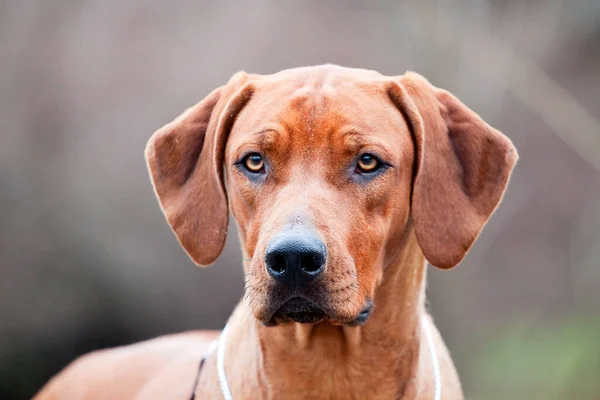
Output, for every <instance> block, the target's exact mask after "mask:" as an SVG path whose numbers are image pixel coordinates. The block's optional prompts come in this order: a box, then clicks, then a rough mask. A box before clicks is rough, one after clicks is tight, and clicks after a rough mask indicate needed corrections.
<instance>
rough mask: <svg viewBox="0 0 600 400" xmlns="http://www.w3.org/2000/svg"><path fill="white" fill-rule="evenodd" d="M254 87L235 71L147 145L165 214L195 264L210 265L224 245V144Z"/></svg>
mask: <svg viewBox="0 0 600 400" xmlns="http://www.w3.org/2000/svg"><path fill="white" fill-rule="evenodd" d="M252 91H253V87H252V85H251V84H250V83H249V82H248V75H246V74H245V73H243V72H240V73H238V74H236V75H235V76H234V77H233V78H231V80H230V81H229V83H227V84H226V85H224V86H221V87H220V88H217V89H215V90H214V91H213V92H212V93H210V94H209V95H208V96H206V97H205V98H204V99H203V100H202V101H200V102H199V103H198V104H196V105H195V106H193V107H191V108H189V109H187V110H186V111H185V112H184V113H183V114H182V115H181V116H179V117H178V118H176V119H175V120H174V121H173V122H170V123H168V124H167V125H165V126H164V127H162V128H161V129H159V130H158V131H156V132H155V133H154V134H153V135H152V137H151V138H150V140H149V141H148V144H147V145H146V152H145V156H146V162H147V164H148V169H149V171H150V177H151V179H152V183H153V185H154V190H155V192H156V196H157V197H158V201H159V203H160V205H161V207H162V210H163V213H164V214H165V217H166V218H167V221H168V223H169V225H170V226H171V229H173V232H174V233H175V235H176V236H177V239H178V240H179V243H180V244H181V246H182V247H183V248H184V250H185V251H186V252H187V254H188V255H189V256H190V258H191V259H192V260H193V261H194V262H195V263H196V264H198V265H209V264H212V263H213V262H214V261H215V260H216V259H217V257H219V254H221V251H222V250H223V246H224V245H225V239H226V238H227V224H228V219H229V210H228V206H227V194H226V191H225V184H224V180H223V158H224V152H225V145H226V142H227V138H228V135H229V131H230V130H231V127H232V125H233V122H234V121H235V118H236V116H237V115H238V113H239V111H240V110H241V109H242V108H243V107H244V105H245V104H246V103H247V102H248V100H249V99H250V96H251V95H252Z"/></svg>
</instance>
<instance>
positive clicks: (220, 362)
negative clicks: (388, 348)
mask: <svg viewBox="0 0 600 400" xmlns="http://www.w3.org/2000/svg"><path fill="white" fill-rule="evenodd" d="M421 326H422V327H423V331H424V332H425V341H426V342H427V348H428V350H429V356H430V358H431V368H432V369H433V400H441V398H442V379H441V375H440V362H439V360H438V355H437V351H436V348H435V343H434V342H433V338H432V336H431V329H430V328H429V325H428V323H427V321H426V320H425V319H424V318H421ZM228 328H229V324H226V325H225V328H223V332H221V337H219V340H218V342H217V341H215V342H214V343H213V345H212V346H211V348H210V350H209V354H211V353H212V352H213V351H214V350H215V347H216V350H217V375H218V377H219V386H220V387H221V393H222V394H223V398H224V399H225V400H233V396H232V395H231V390H230V389H229V384H228V383H227V375H226V374H225V347H226V345H227V334H228Z"/></svg>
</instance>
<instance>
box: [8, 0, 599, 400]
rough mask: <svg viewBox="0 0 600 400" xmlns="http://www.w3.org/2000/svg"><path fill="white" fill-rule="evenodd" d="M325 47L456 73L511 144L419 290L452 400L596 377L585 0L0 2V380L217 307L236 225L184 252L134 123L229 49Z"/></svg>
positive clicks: (589, 6) (285, 61)
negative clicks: (445, 259) (481, 211)
mask: <svg viewBox="0 0 600 400" xmlns="http://www.w3.org/2000/svg"><path fill="white" fill-rule="evenodd" d="M326 62H332V63H338V64H342V65H346V66H354V67H363V68H370V69H376V70H379V71H380V72H382V73H385V74H389V75H394V74H401V73H403V72H404V71H405V70H407V69H412V70H416V71H418V72H420V73H422V74H424V75H425V76H427V77H428V78H429V79H430V80H431V81H432V82H433V83H434V84H435V85H437V86H440V87H443V88H446V89H448V90H450V91H452V92H454V93H455V94H456V95H457V96H458V97H459V98H461V99H462V100H463V101H464V102H465V103H466V104H467V105H469V106H470V107H472V108H473V109H475V110H476V111H477V112H478V113H480V114H481V115H482V116H483V117H484V119H486V120H487V121H488V122H490V123H491V124H492V125H493V126H495V127H497V128H498V129H500V130H502V131H503V132H504V133H506V134H507V135H508V136H509V137H510V138H511V139H512V140H513V141H514V143H515V145H516V147H517V148H518V150H519V153H520V157H521V160H520V162H519V164H518V166H517V169H516V171H515V173H514V175H513V179H512V182H511V185H510V187H509V190H508V192H507V194H506V196H505V199H504V202H503V204H502V206H501V207H500V208H499V210H498V211H497V212H496V214H495V215H494V217H493V218H492V220H491V222H490V223H489V225H488V226H487V228H486V229H485V230H484V233H483V234H482V236H481V237H480V239H479V241H478V242H477V243H476V245H475V247H474V248H473V250H472V251H471V253H470V255H469V256H468V257H467V259H466V260H465V261H464V262H463V263H462V265H460V266H459V267H458V268H456V269H455V270H452V271H451V272H442V271H437V270H432V271H431V273H430V279H429V282H430V283H429V288H428V298H429V302H430V305H431V310H432V312H433V314H434V316H435V318H436V321H437V323H438V326H439V328H440V330H441V332H442V334H443V335H444V337H445V339H446V341H447V343H448V345H449V347H450V349H451V350H452V353H453V356H454V359H455V362H456V364H457V367H458V370H459V372H460V374H461V377H462V380H463V384H464V388H465V391H466V394H467V398H468V399H492V400H494V399H565V398H571V399H598V398H600V382H599V380H600V267H599V264H600V121H599V119H600V1H598V0H572V1H567V0H562V1H504V0H495V1H477V2H475V1H462V0H451V1H439V2H430V1H419V2H417V1H415V2H411V3H408V2H401V1H391V0H390V1H383V2H371V3H367V2H361V1H333V0H332V1H303V2H299V1H297V2H294V1H254V2H247V3H243V2H235V3H234V2H212V3H208V2H200V1H174V2H163V1H158V0H127V1H121V2H116V1H115V2H86V1H81V0H79V1H78V0H55V1H42V0H37V1H34V0H23V1H18V0H13V1H0V122H1V125H0V126H1V131H0V132H1V137H0V139H1V140H0V398H1V399H7V400H8V399H25V398H29V397H31V396H32V394H33V393H34V392H35V391H36V390H37V389H38V388H39V387H40V386H41V385H42V383H43V382H44V381H45V380H47V379H48V378H49V377H50V376H51V375H52V374H54V373H56V372H57V371H58V370H59V369H60V368H62V367H63V366H65V364H66V363H67V362H69V361H70V360H71V359H73V358H74V357H75V356H77V355H79V354H82V353H84V352H87V351H89V350H92V349H97V348H102V347H107V346H114V345H120V344H126V343H131V342H133V341H137V340H142V339H146V338H150V337H153V336H156V335H160V334H164V333H169V332H177V331H182V330H186V329H196V328H219V327H221V326H222V325H223V323H224V322H225V320H226V318H227V316H228V315H229V313H230V312H231V310H232V308H233V307H234V304H235V303H236V301H237V300H238V299H239V298H240V296H241V293H242V271H241V264H240V254H239V250H238V244H237V238H236V235H235V234H232V235H230V237H229V239H228V244H227V247H226V251H225V253H224V254H223V255H222V256H221V258H220V259H219V261H218V263H217V265H215V266H214V267H212V268H209V269H204V270H200V269H197V268H194V266H193V265H192V263H191V262H190V261H189V260H188V259H187V257H186V256H185V254H184V252H183V251H182V250H181V249H180V248H179V246H178V244H177V242H176V240H175V238H174V236H173V235H172V234H171V231H170V229H169V228H168V226H167V224H166V223H165V221H164V219H163V216H162V215H161V213H160V210H159V207H158V205H157V202H156V200H155V198H154V194H153V192H152V188H151V186H150V183H149V179H148V176H147V173H146V168H145V165H144V160H143V149H144V146H145V143H146V141H147V139H148V138H149V137H150V135H151V134H152V132H153V131H154V130H155V129H157V128H158V127H160V126H162V125H163V124H164V123H166V122H168V121H170V120H171V119H172V118H174V117H175V116H176V115H178V114H179V113H180V112H181V111H183V109H184V108H186V107H188V106H190V105H192V104H194V103H195V102H197V101H198V100H200V99H201V98H203V97H204V96H205V95H206V94H207V93H209V91H210V90H211V89H213V88H215V87H216V86H218V85H220V84H223V83H224V82H225V81H226V80H227V79H228V78H229V77H230V76H231V75H232V74H233V73H235V72H236V71H238V70H240V69H244V70H246V71H248V72H256V73H272V72H276V71H278V70H280V69H284V68H289V67H294V66H302V65H310V64H319V63H326Z"/></svg>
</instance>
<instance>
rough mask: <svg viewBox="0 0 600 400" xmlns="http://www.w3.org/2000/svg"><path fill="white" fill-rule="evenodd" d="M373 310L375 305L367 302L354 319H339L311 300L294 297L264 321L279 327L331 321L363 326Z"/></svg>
mask: <svg viewBox="0 0 600 400" xmlns="http://www.w3.org/2000/svg"><path fill="white" fill-rule="evenodd" d="M372 310H373V303H372V302H371V301H370V300H367V302H366V305H365V307H364V308H363V310H361V312H360V313H359V314H358V315H357V316H356V317H353V318H348V319H339V318H336V317H333V316H331V315H328V314H327V313H326V312H325V311H324V310H323V309H322V308H320V307H319V306H317V305H316V304H314V303H312V302H311V301H309V300H306V299H303V298H300V297H294V298H292V299H289V300H287V301H286V302H285V303H283V304H282V305H281V306H280V307H279V308H278V309H277V310H276V311H275V312H274V313H273V314H272V316H271V317H270V318H268V319H266V320H263V321H262V322H263V324H264V325H265V326H277V325H279V324H285V323H294V322H295V323H299V324H317V323H319V322H321V321H323V320H326V319H327V320H329V321H331V322H332V323H333V324H335V325H346V326H360V325H363V324H364V323H365V322H366V321H367V319H368V318H369V316H370V315H371V311H372Z"/></svg>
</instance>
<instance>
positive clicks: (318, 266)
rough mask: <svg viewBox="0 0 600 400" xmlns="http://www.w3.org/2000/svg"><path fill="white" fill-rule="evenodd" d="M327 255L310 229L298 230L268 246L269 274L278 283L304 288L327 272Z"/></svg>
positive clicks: (322, 244) (267, 264)
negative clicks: (325, 270)
mask: <svg viewBox="0 0 600 400" xmlns="http://www.w3.org/2000/svg"><path fill="white" fill-rule="evenodd" d="M326 261H327V251H326V249H325V244H324V243H323V241H322V240H321V239H320V238H319V237H318V236H317V234H316V233H315V232H314V231H312V230H310V229H308V228H300V229H298V228H294V229H291V230H289V231H285V232H282V233H280V234H278V235H277V236H276V237H275V238H273V239H272V240H271V242H270V243H269V244H268V245H267V249H266V254H265V264H266V268H267V272H268V273H269V275H270V276H271V277H273V279H275V280H276V281H277V282H279V283H281V284H283V285H285V286H287V287H289V288H300V287H302V286H303V285H305V284H307V283H308V282H310V281H312V280H313V279H315V278H316V277H317V276H319V274H320V273H321V272H323V270H324V268H325V263H326Z"/></svg>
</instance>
